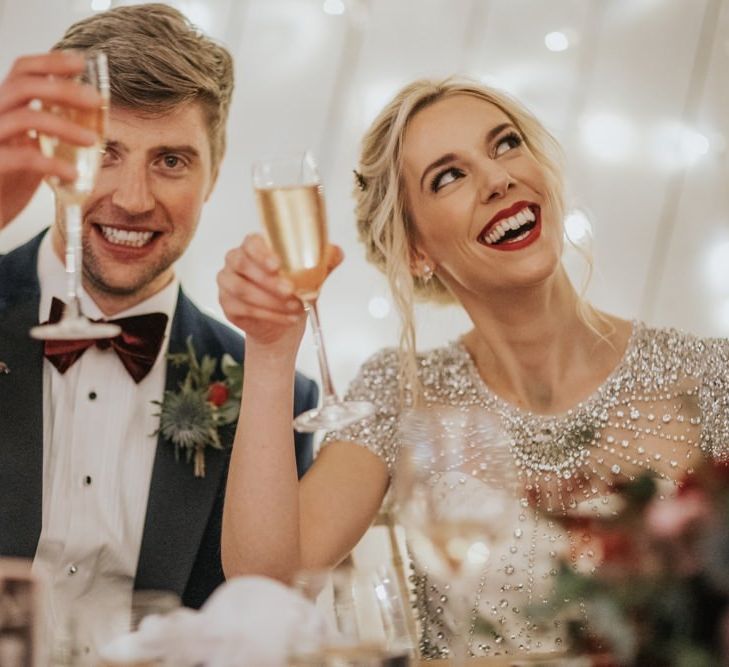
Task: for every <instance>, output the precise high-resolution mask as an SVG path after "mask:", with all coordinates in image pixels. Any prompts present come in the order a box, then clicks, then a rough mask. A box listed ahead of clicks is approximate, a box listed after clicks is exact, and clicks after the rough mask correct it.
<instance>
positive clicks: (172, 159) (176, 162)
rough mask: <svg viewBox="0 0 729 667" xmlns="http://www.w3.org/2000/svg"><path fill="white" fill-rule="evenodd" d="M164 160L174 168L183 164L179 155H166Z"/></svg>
mask: <svg viewBox="0 0 729 667" xmlns="http://www.w3.org/2000/svg"><path fill="white" fill-rule="evenodd" d="M162 161H163V162H164V165H165V167H167V168H168V169H174V168H175V167H179V166H181V165H182V160H180V158H179V157H177V155H165V156H164V158H162Z"/></svg>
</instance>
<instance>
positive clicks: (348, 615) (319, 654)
mask: <svg viewBox="0 0 729 667" xmlns="http://www.w3.org/2000/svg"><path fill="white" fill-rule="evenodd" d="M293 587H294V588H295V589H296V590H298V591H299V592H300V593H301V594H302V595H304V596H305V597H307V598H309V599H310V600H312V601H316V602H317V605H318V607H319V609H320V610H321V611H322V612H323V615H324V617H325V619H326V621H327V628H328V632H327V636H326V640H325V641H324V642H323V643H322V645H320V646H318V647H317V648H315V649H314V650H310V649H309V648H308V647H307V650H301V648H302V647H297V646H294V647H291V651H290V653H291V661H290V664H291V665H292V667H406V666H407V665H408V664H409V656H410V654H411V652H412V638H411V637H410V636H409V633H408V625H407V619H406V616H405V614H406V613H407V612H406V609H405V602H404V601H403V600H402V596H401V594H400V589H399V587H398V585H397V581H396V579H395V576H394V575H393V574H392V572H391V571H390V568H389V567H386V566H382V567H378V568H369V569H363V570H360V569H357V568H355V567H351V566H345V567H338V568H335V569H333V570H326V569H322V570H317V569H315V570H303V571H301V572H298V573H297V574H296V576H295V577H294V581H293Z"/></svg>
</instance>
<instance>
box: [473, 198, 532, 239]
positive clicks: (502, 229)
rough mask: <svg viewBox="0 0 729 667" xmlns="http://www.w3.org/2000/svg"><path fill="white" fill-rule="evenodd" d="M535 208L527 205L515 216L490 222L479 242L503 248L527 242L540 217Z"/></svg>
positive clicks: (480, 235) (479, 237)
mask: <svg viewBox="0 0 729 667" xmlns="http://www.w3.org/2000/svg"><path fill="white" fill-rule="evenodd" d="M534 208H536V207H534ZM534 208H533V207H532V206H530V205H526V204H525V205H524V206H523V207H522V208H521V209H520V210H519V211H517V212H516V213H514V214H513V215H510V216H509V217H507V218H501V219H500V220H498V221H496V222H490V223H489V224H488V225H486V227H484V229H483V230H482V231H481V233H480V234H479V235H478V242H479V243H483V244H484V245H487V246H500V245H501V246H503V245H510V244H512V243H518V242H519V241H523V240H525V239H526V238H528V236H529V234H530V233H531V231H532V230H533V229H534V228H535V227H536V226H537V222H538V216H537V212H535V211H534Z"/></svg>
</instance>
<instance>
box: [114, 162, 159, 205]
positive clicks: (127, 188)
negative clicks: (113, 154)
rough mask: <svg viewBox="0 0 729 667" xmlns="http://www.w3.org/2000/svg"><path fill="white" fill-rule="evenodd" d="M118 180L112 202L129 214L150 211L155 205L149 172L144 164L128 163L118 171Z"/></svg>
mask: <svg viewBox="0 0 729 667" xmlns="http://www.w3.org/2000/svg"><path fill="white" fill-rule="evenodd" d="M116 176H117V181H116V184H115V187H114V191H113V193H112V195H111V203H112V204H113V205H114V206H118V207H119V208H121V209H122V210H124V211H125V212H126V213H127V214H129V215H141V214H143V213H149V212H150V211H152V210H153V209H154V207H155V198H154V195H153V193H152V190H151V188H150V184H149V181H148V174H147V170H146V168H145V166H144V165H143V164H139V165H135V164H131V163H126V164H124V165H123V166H121V167H120V168H119V169H118V170H117V173H116Z"/></svg>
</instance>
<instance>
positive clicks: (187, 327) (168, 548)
mask: <svg viewBox="0 0 729 667" xmlns="http://www.w3.org/2000/svg"><path fill="white" fill-rule="evenodd" d="M201 323H202V315H201V314H200V313H199V312H198V311H197V309H196V308H195V306H193V304H192V303H191V302H190V301H189V299H187V297H186V296H185V295H184V294H183V292H182V291H180V294H179V297H178V301H177V308H176V310H175V316H174V319H173V322H172V329H171V332H170V344H169V352H170V353H175V352H184V351H185V349H186V348H185V345H186V339H187V338H188V336H192V337H193V343H194V344H195V347H196V350H197V353H198V356H202V354H203V353H205V352H207V353H208V354H216V351H215V350H211V349H209V347H208V345H207V343H208V341H207V339H206V335H205V328H204V327H202V326H201ZM186 374H187V368H185V367H175V366H173V365H172V364H170V363H169V362H168V363H167V379H166V382H165V385H166V389H167V390H168V391H177V389H178V387H179V385H180V383H181V382H182V381H183V380H184V378H185V375H186ZM150 407H151V406H150ZM226 461H227V453H226V452H222V451H220V450H214V449H211V448H207V449H206V451H205V466H206V471H205V477H202V478H199V477H195V475H194V473H193V466H192V463H188V462H187V461H186V460H185V459H184V457H181V458H180V459H179V460H177V459H176V458H175V448H174V446H173V445H172V443H170V442H168V441H166V440H165V439H164V438H163V437H162V435H160V437H159V439H158V442H157V453H156V456H155V461H154V468H153V471H152V481H151V484H150V489H149V500H148V502H147V515H146V519H145V525H144V534H143V537H142V547H141V551H140V555H139V564H138V566H137V576H136V581H135V588H137V589H144V588H163V589H166V590H171V591H174V592H176V593H178V594H179V595H182V594H183V593H184V590H185V586H186V584H187V581H188V578H189V576H190V572H191V570H192V566H193V563H194V561H195V556H196V554H197V552H198V548H199V546H200V542H201V540H202V536H203V533H204V531H205V528H206V526H207V524H208V519H209V517H210V513H211V509H212V507H213V503H214V502H215V499H216V496H217V494H218V493H219V489H220V484H221V477H222V475H223V474H224V470H225V464H226Z"/></svg>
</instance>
